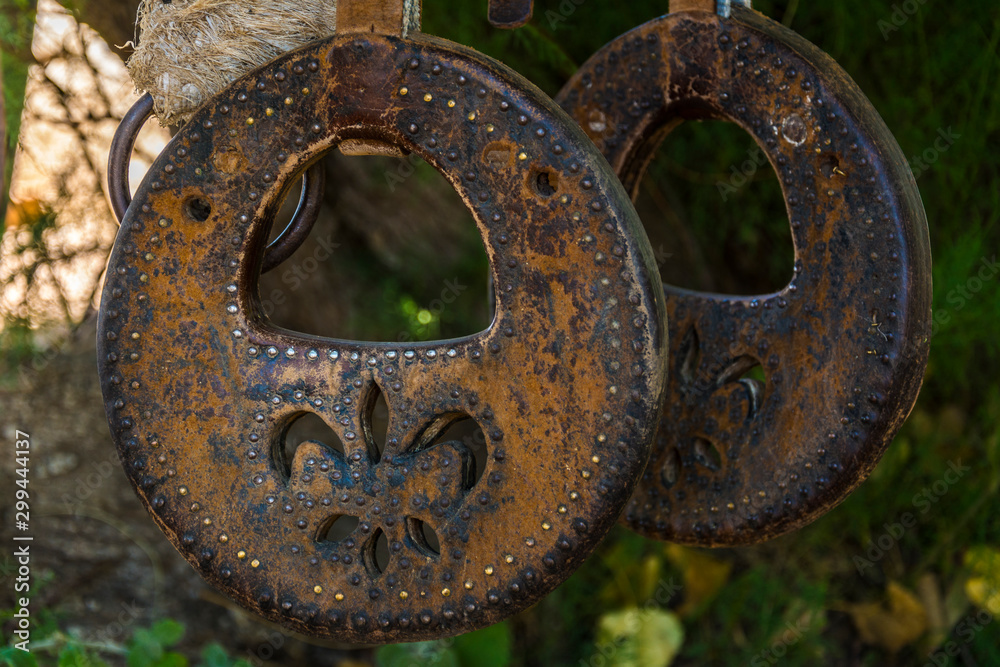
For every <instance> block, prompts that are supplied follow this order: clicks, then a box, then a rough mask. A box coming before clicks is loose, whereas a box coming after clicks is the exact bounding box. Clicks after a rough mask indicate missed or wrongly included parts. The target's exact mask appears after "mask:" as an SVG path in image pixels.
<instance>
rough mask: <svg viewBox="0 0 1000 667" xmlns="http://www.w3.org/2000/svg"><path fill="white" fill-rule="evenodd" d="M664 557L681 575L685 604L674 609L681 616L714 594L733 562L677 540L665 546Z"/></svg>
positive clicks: (708, 599) (723, 581)
mask: <svg viewBox="0 0 1000 667" xmlns="http://www.w3.org/2000/svg"><path fill="white" fill-rule="evenodd" d="M666 552H667V558H669V559H670V562H671V563H673V564H674V566H675V567H677V568H678V569H680V571H681V573H682V575H683V577H684V604H682V605H681V606H680V608H679V609H678V610H677V613H678V614H680V615H681V616H682V617H686V616H688V615H690V614H691V613H692V612H694V611H696V610H698V609H700V608H701V607H702V605H704V604H705V603H707V602H708V601H710V600H711V599H712V598H714V597H715V596H716V594H717V593H718V592H719V590H720V589H721V588H722V587H723V586H725V584H726V582H727V581H728V580H729V573H730V571H731V570H732V569H733V564H732V563H728V562H726V561H722V560H718V559H716V558H712V557H711V556H709V555H707V554H705V553H704V552H702V551H698V550H696V549H689V548H687V547H683V546H681V545H679V544H669V545H667V547H666Z"/></svg>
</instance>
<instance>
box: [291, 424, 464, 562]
mask: <svg viewBox="0 0 1000 667" xmlns="http://www.w3.org/2000/svg"><path fill="white" fill-rule="evenodd" d="M372 412H373V410H371V409H369V410H367V411H365V412H364V413H363V414H362V416H361V419H362V422H363V428H362V433H361V434H359V436H358V437H362V438H363V439H364V440H365V443H364V444H365V447H361V446H359V447H357V448H356V449H353V450H352V451H350V452H349V453H348V454H346V455H345V454H343V453H341V452H339V451H337V450H335V449H332V448H331V447H329V446H327V445H325V444H323V443H321V442H318V441H315V440H306V441H304V442H302V443H301V444H300V445H299V446H298V448H297V449H296V451H295V455H294V458H293V459H292V462H291V474H290V478H289V482H288V483H289V489H290V490H291V492H292V497H293V498H294V499H295V501H296V503H297V504H298V505H299V507H298V508H297V509H298V510H302V509H303V508H305V509H306V510H307V511H296V508H292V507H289V508H286V511H287V510H289V509H291V510H292V511H293V512H295V513H296V515H297V517H298V518H297V527H298V528H299V529H301V530H302V531H303V532H304V533H305V534H306V535H310V536H313V538H314V539H315V540H316V541H317V542H321V543H322V542H326V543H327V549H328V550H329V552H330V554H329V556H328V559H329V560H330V561H331V562H334V563H336V562H338V561H339V562H343V563H344V564H347V565H350V564H351V563H352V562H354V560H355V559H358V558H360V559H362V562H363V563H364V565H365V568H366V570H367V571H368V574H369V575H370V576H371V577H372V578H376V577H378V576H380V575H381V573H382V572H383V571H384V570H385V569H386V568H387V567H388V562H389V561H391V560H392V559H394V558H399V559H400V564H401V565H402V566H403V567H404V568H405V567H408V566H410V565H411V564H412V563H417V562H424V560H425V559H434V558H437V557H438V556H439V554H440V549H441V546H440V545H442V544H445V543H446V542H445V536H444V535H443V534H442V532H441V531H440V530H439V527H440V526H442V525H443V524H444V523H445V522H447V520H448V519H449V518H450V517H451V516H452V515H453V514H454V513H455V512H456V511H458V508H459V507H460V505H461V504H462V500H463V499H464V497H465V496H466V495H467V494H468V493H469V491H470V490H471V488H472V486H473V485H474V482H475V458H474V456H473V453H472V450H471V449H470V448H469V447H467V446H466V445H465V444H463V443H462V442H458V441H449V442H441V443H438V444H432V445H430V446H427V447H426V448H418V449H414V450H411V451H404V452H400V451H398V450H397V448H396V446H395V443H393V442H389V443H387V444H386V448H385V451H384V452H382V453H381V454H380V453H379V451H378V446H377V445H376V443H375V439H374V436H373V429H372V424H371V419H372V416H371V415H372ZM460 417H461V416H459V415H452V416H443V417H441V418H439V419H438V420H436V421H435V422H434V424H432V425H431V426H430V427H428V428H427V429H426V431H425V433H430V432H432V431H433V432H434V433H440V432H441V431H442V430H443V429H444V427H445V426H446V425H447V424H448V423H449V421H450V420H454V419H456V418H460ZM423 440H424V441H427V440H432V439H431V438H429V437H427V436H425V437H424V438H423ZM366 450H367V451H366ZM289 513H291V512H289ZM342 517H356V518H357V519H358V521H357V524H356V526H355V527H354V529H353V530H352V531H351V532H350V533H349V534H347V535H345V536H340V537H339V538H337V537H332V538H331V537H328V536H329V535H330V529H331V528H332V527H333V525H334V524H335V523H336V522H338V520H339V519H341V518H342ZM435 537H436V538H437V539H434V538H435ZM383 539H384V542H385V544H386V546H387V547H388V561H387V560H386V556H385V554H384V553H382V554H378V553H377V551H378V547H379V543H380V541H382V540H383ZM435 542H437V544H435ZM383 552H384V548H383Z"/></svg>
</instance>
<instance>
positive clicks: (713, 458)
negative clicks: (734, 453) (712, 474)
mask: <svg viewBox="0 0 1000 667" xmlns="http://www.w3.org/2000/svg"><path fill="white" fill-rule="evenodd" d="M694 458H695V461H697V462H698V463H699V464H701V465H703V466H705V467H706V468H708V469H709V470H718V469H720V468H721V467H722V453H721V452H719V448H718V447H716V446H715V443H714V442H712V441H711V440H708V439H707V438H695V439H694Z"/></svg>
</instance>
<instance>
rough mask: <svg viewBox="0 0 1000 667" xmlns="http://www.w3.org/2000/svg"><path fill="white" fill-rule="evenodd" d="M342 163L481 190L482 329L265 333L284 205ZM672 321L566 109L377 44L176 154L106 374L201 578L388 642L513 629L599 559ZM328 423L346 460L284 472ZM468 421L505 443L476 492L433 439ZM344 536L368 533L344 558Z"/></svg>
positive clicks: (331, 53)
mask: <svg viewBox="0 0 1000 667" xmlns="http://www.w3.org/2000/svg"><path fill="white" fill-rule="evenodd" d="M345 141H350V142H352V143H351V145H352V146H353V147H355V149H357V147H358V146H365V145H372V146H383V145H394V146H397V147H400V148H402V149H404V150H405V151H409V152H412V153H415V154H416V155H418V156H420V157H421V158H423V159H424V160H426V161H427V162H428V163H430V164H431V165H433V166H434V167H435V168H437V169H438V170H439V171H441V172H442V173H443V174H444V175H445V177H446V178H448V180H449V181H450V182H451V183H452V184H453V185H454V187H455V188H456V190H457V191H458V192H459V193H460V194H461V196H462V197H463V199H464V200H465V202H466V203H467V205H468V206H469V208H470V210H471V211H472V212H473V214H474V217H475V219H476V222H477V225H478V228H479V230H480V233H481V235H482V238H483V242H484V245H485V247H486V250H487V254H488V256H489V259H490V265H491V274H492V279H493V281H494V282H495V285H496V290H495V293H496V297H495V301H496V311H495V312H496V316H495V319H494V321H493V322H492V324H491V325H490V327H489V328H488V329H487V330H486V331H484V332H481V333H479V334H476V335H473V336H469V337H465V338H461V339H455V340H448V341H436V342H430V343H414V344H407V345H400V344H393V343H366V342H357V341H347V340H332V339H324V338H317V337H310V336H306V335H303V334H298V333H295V332H290V331H285V330H280V329H278V328H276V327H275V326H274V325H272V324H271V323H270V322H269V321H268V320H267V318H266V316H265V315H264V314H263V312H262V308H261V305H260V298H259V296H258V290H257V282H258V275H259V272H260V268H261V264H262V257H263V253H264V244H265V242H266V239H267V237H268V232H269V229H270V227H271V225H272V223H273V219H274V215H275V211H276V209H277V207H278V204H279V203H280V201H281V199H282V198H283V196H284V194H285V193H286V191H287V189H288V188H289V186H290V184H291V183H292V182H293V181H294V179H295V177H296V176H297V175H298V174H301V173H302V172H303V171H304V170H305V169H306V168H307V167H308V165H309V164H311V163H312V162H313V161H315V160H317V159H318V158H319V157H320V156H321V155H322V154H323V153H324V152H325V151H328V150H330V149H332V148H333V147H335V146H337V145H339V144H340V143H341V142H345ZM664 322H665V308H664V302H663V295H662V290H661V289H660V288H659V279H658V276H657V274H656V265H655V261H654V259H653V257H652V254H651V252H650V250H649V244H648V241H647V240H646V238H645V234H644V232H643V231H642V227H641V223H640V222H639V221H638V219H637V218H636V215H635V213H634V209H633V208H632V206H631V204H630V202H629V201H628V196H627V194H626V192H625V190H624V189H623V188H622V187H621V184H620V183H619V181H618V179H617V178H616V177H615V175H614V173H613V172H612V171H611V170H610V169H609V168H608V166H607V163H606V162H605V160H604V159H603V158H602V157H601V156H600V154H599V153H598V152H597V150H596V149H595V148H594V146H593V145H592V144H591V143H590V142H589V141H587V139H586V137H585V135H584V134H583V133H582V131H581V130H580V129H579V127H577V126H576V124H574V123H573V122H572V121H571V120H570V119H569V118H568V117H567V116H566V115H565V114H564V113H563V112H562V111H561V110H560V109H559V108H558V107H557V106H556V105H555V104H554V103H553V102H552V101H551V100H549V99H548V98H546V97H545V96H544V95H542V93H540V92H539V91H538V90H537V89H536V88H534V87H533V86H531V85H530V84H529V83H527V82H526V81H525V80H524V79H522V78H521V77H519V76H518V75H516V74H515V73H513V72H511V71H510V70H508V69H507V68H505V67H504V66H502V65H500V64H498V63H496V62H495V61H492V60H489V59H487V58H486V57H484V56H482V55H480V54H478V53H476V52H474V51H472V50H470V49H466V48H463V47H460V46H457V45H455V44H451V43H449V42H445V41H442V40H438V39H435V38H432V37H428V36H423V35H420V34H414V35H411V37H410V38H409V39H400V38H399V37H394V36H385V35H379V34H371V33H368V34H365V33H358V34H354V35H349V36H337V37H333V38H330V39H327V40H324V41H322V42H319V43H317V44H316V45H314V46H310V47H308V48H305V49H301V50H298V51H296V52H294V53H292V54H289V55H287V56H284V57H282V58H280V59H279V60H277V61H275V62H274V63H272V64H271V65H269V66H267V67H266V68H264V69H262V70H259V71H257V72H255V73H253V74H251V75H248V76H247V77H245V78H243V79H241V80H239V81H237V82H236V83H235V84H233V86H232V87H230V88H229V89H227V90H226V91H225V92H223V93H222V94H221V95H220V96H219V97H217V98H216V99H214V100H212V101H211V102H209V103H208V104H207V105H206V106H205V107H204V108H202V109H201V110H200V111H199V112H198V113H197V114H196V115H195V116H194V118H193V120H192V121H191V122H190V123H189V124H188V125H187V126H186V127H185V128H184V129H182V130H181V131H180V132H179V133H178V134H177V135H176V136H175V137H174V138H173V140H172V141H171V142H170V143H169V144H168V146H167V147H166V149H165V150H164V152H163V153H162V155H161V156H160V157H159V158H158V159H157V160H156V162H155V163H154V164H153V166H152V167H151V170H150V172H149V175H148V176H147V178H146V180H145V181H144V182H143V183H142V185H141V186H140V187H139V189H138V191H137V193H136V196H135V201H134V202H133V203H132V205H131V207H130V208H129V211H128V214H127V215H126V217H125V219H124V221H123V224H122V227H121V230H120V232H119V235H118V238H117V241H116V244H115V247H114V250H113V252H112V256H111V262H110V267H109V270H108V279H107V284H106V286H105V289H104V294H103V301H102V309H101V318H100V322H99V328H100V352H99V355H100V358H99V362H100V372H101V377H102V386H103V391H104V396H105V401H106V406H107V413H108V419H109V422H110V425H111V430H112V434H113V437H114V439H115V442H116V443H117V446H118V450H119V453H120V455H121V459H122V462H123V465H124V467H125V469H126V471H127V473H128V475H129V477H130V478H131V480H132V482H133V484H134V486H135V489H136V492H137V493H138V495H139V497H140V498H141V499H142V501H143V502H144V503H145V504H146V506H147V508H148V509H149V511H150V514H151V516H152V517H153V518H154V520H155V521H156V522H157V524H158V525H159V526H160V527H161V529H162V530H163V531H164V532H165V533H166V534H167V536H168V537H169V538H170V540H171V541H172V542H173V543H174V545H175V546H176V547H177V549H178V550H179V551H180V552H181V553H182V554H183V555H184V557H185V558H187V559H188V561H189V562H190V563H191V564H192V565H193V566H194V567H195V568H196V569H198V570H199V572H201V574H202V575H203V576H204V577H205V578H206V579H207V580H208V581H210V582H211V583H212V584H214V585H215V586H217V587H218V588H219V589H220V590H222V591H224V592H225V593H227V594H228V595H230V596H232V597H233V598H234V599H235V600H237V601H238V602H239V603H240V604H242V605H243V606H245V607H247V608H248V609H251V610H253V611H256V612H258V613H260V614H262V615H264V616H266V617H267V618H269V619H271V620H274V621H277V622H280V623H283V624H285V625H286V626H288V627H290V628H293V629H294V630H297V631H299V632H303V633H307V634H311V635H318V636H327V637H335V638H338V639H341V640H347V641H355V642H365V643H379V642H388V641H406V640H417V639H426V638H432V637H440V636H444V635H451V634H457V633H460V632H465V631H469V630H473V629H475V628H479V627H483V626H485V625H487V624H490V623H493V622H495V621H498V620H500V619H502V618H504V617H506V616H508V615H510V614H512V613H514V612H516V611H518V610H521V609H524V608H525V607H527V606H529V605H531V604H532V603H533V602H535V601H537V600H538V599H539V598H540V597H541V596H543V595H545V594H546V593H547V592H549V591H550V590H552V588H553V587H555V586H556V585H557V584H559V583H560V582H562V581H563V580H564V579H565V578H566V577H567V576H569V574H570V573H571V572H572V571H573V570H574V569H575V568H576V567H577V566H578V565H579V564H580V563H581V562H582V561H583V560H584V558H585V557H586V556H587V555H588V554H589V553H590V551H591V550H592V549H593V548H594V547H595V546H596V544H597V543H598V542H599V541H600V540H601V538H602V537H603V536H604V535H605V533H606V532H607V531H608V530H609V529H610V528H611V527H612V525H613V524H614V522H615V521H616V520H617V518H618V516H619V514H620V512H621V511H622V509H623V508H624V506H625V503H626V502H627V501H628V498H629V497H630V496H631V494H632V491H633V490H634V487H635V484H636V482H637V480H638V479H639V476H640V473H641V471H642V469H643V467H644V466H645V464H646V462H647V456H648V452H649V443H650V442H651V439H652V433H653V430H654V429H655V427H656V424H657V422H658V419H659V412H660V406H661V405H662V392H663V385H664V378H665V371H666V365H665V359H666V336H665V333H666V332H665V324H664ZM379 395H382V396H384V397H385V399H386V401H387V404H388V413H389V424H388V430H387V433H386V440H385V442H384V443H377V442H374V439H375V436H374V435H373V429H372V426H371V424H372V410H373V406H374V405H375V401H376V399H377V397H378V396H379ZM310 413H311V414H315V415H318V416H319V417H320V418H322V419H323V420H324V421H325V422H326V424H328V425H329V427H330V428H331V429H333V431H334V432H335V433H336V435H337V436H338V438H339V440H340V441H341V442H342V443H343V447H344V453H343V454H342V453H339V452H338V451H336V450H335V449H334V448H333V447H331V446H329V445H330V444H331V443H320V442H306V443H303V444H302V445H300V446H299V448H298V450H296V451H295V452H294V453H293V454H290V455H289V452H287V451H285V446H284V438H285V435H286V433H287V431H288V429H289V427H290V425H291V424H292V423H293V422H294V421H295V420H296V419H298V418H301V417H302V416H303V415H306V414H310ZM461 418H470V419H472V420H474V421H475V422H476V423H477V424H478V425H479V426H480V427H481V429H482V431H483V433H484V434H485V436H486V455H485V456H484V457H482V458H483V460H481V461H479V462H478V463H479V465H478V467H480V468H482V469H483V471H482V476H481V477H480V478H479V479H478V480H475V479H474V476H473V475H472V474H471V470H472V469H473V468H472V463H473V461H472V458H473V454H472V452H471V451H470V448H469V447H468V446H466V445H465V444H464V443H462V442H456V441H450V442H436V439H437V437H438V435H439V434H440V433H441V432H442V430H443V429H444V428H445V426H446V425H448V424H449V423H451V422H453V421H456V420H458V419H461ZM379 445H383V446H384V449H382V448H380V447H379ZM343 515H346V516H354V517H356V518H357V519H358V520H359V523H358V526H357V528H356V529H355V530H354V532H353V533H352V534H350V535H349V536H347V537H344V538H343V539H339V540H336V541H327V540H325V539H324V536H325V531H326V530H327V528H328V527H329V526H330V524H331V522H332V521H333V520H334V519H336V518H337V517H338V516H343ZM424 526H426V527H427V528H429V529H430V530H432V531H433V533H434V535H435V536H436V539H437V540H438V541H439V547H438V548H436V549H435V548H434V545H433V544H432V542H433V540H431V539H430V538H429V537H428V536H427V534H426V533H424V534H421V532H422V530H423V528H424ZM382 537H384V538H385V543H386V545H387V547H388V550H387V553H388V560H387V562H379V559H378V557H377V548H376V547H377V544H378V541H379V540H381V539H382Z"/></svg>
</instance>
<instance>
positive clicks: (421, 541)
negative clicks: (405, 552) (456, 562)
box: [406, 517, 441, 558]
mask: <svg viewBox="0 0 1000 667" xmlns="http://www.w3.org/2000/svg"><path fill="white" fill-rule="evenodd" d="M406 534H407V536H408V537H409V538H410V541H411V542H413V545H414V546H415V547H416V548H417V550H418V551H420V552H421V553H422V554H424V555H425V556H427V557H429V558H437V557H438V556H440V555H441V541H440V540H439V539H438V536H437V533H435V532H434V529H433V528H431V526H430V525H429V524H428V523H427V522H425V521H421V520H420V519H415V518H413V517H410V518H408V519H407V520H406Z"/></svg>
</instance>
